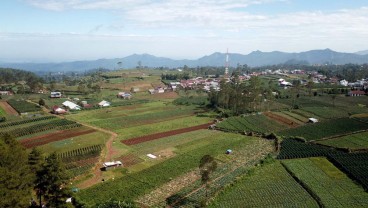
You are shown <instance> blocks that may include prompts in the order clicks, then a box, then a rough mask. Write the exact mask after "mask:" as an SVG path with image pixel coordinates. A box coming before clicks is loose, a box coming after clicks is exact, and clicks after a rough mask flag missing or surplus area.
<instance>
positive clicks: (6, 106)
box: [0, 101, 19, 115]
mask: <svg viewBox="0 0 368 208" xmlns="http://www.w3.org/2000/svg"><path fill="white" fill-rule="evenodd" d="M0 107H1V108H2V109H4V110H5V112H6V113H7V114H8V115H19V114H18V112H17V111H16V110H15V109H14V108H13V107H11V106H10V105H9V104H8V103H7V102H6V101H0Z"/></svg>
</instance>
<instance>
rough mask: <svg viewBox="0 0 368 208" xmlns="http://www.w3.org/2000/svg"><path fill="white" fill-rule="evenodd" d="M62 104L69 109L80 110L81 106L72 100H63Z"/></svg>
mask: <svg viewBox="0 0 368 208" xmlns="http://www.w3.org/2000/svg"><path fill="white" fill-rule="evenodd" d="M63 106H65V107H67V108H69V109H70V110H80V109H81V107H80V106H79V105H77V104H75V103H73V102H70V101H68V100H67V101H65V102H63Z"/></svg>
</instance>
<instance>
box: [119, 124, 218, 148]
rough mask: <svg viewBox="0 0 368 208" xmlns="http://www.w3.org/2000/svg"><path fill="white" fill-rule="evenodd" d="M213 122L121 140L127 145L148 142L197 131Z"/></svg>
mask: <svg viewBox="0 0 368 208" xmlns="http://www.w3.org/2000/svg"><path fill="white" fill-rule="evenodd" d="M211 124H213V123H208V124H202V125H198V126H192V127H188V128H183V129H177V130H172V131H167V132H161V133H157V134H151V135H147V136H142V137H137V138H132V139H127V140H122V141H121V142H122V143H124V144H126V145H135V144H139V143H142V142H146V141H151V140H155V139H160V138H163V137H168V136H173V135H177V134H182V133H186V132H191V131H196V130H199V129H207V128H208V127H209V126H210V125H211Z"/></svg>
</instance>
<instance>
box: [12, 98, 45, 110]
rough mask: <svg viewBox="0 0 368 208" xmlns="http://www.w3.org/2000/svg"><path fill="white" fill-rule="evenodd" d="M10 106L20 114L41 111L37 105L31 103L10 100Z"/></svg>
mask: <svg viewBox="0 0 368 208" xmlns="http://www.w3.org/2000/svg"><path fill="white" fill-rule="evenodd" d="M7 102H8V103H9V105H11V106H12V107H13V108H14V109H15V110H16V111H17V112H18V113H27V112H36V111H40V110H41V108H40V107H39V106H37V105H35V104H32V103H29V102H27V101H24V100H14V99H11V100H8V101H7Z"/></svg>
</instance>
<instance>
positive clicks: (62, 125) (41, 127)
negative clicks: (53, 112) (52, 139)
mask: <svg viewBox="0 0 368 208" xmlns="http://www.w3.org/2000/svg"><path fill="white" fill-rule="evenodd" d="M80 126H81V124H79V123H76V122H74V121H69V120H66V119H53V120H50V121H47V122H46V123H36V124H34V125H27V126H25V127H19V128H16V129H11V130H8V131H3V132H0V134H5V133H8V134H10V135H12V136H14V137H21V136H26V135H31V134H34V133H38V132H42V131H47V130H51V129H57V130H65V129H72V128H75V127H80Z"/></svg>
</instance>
